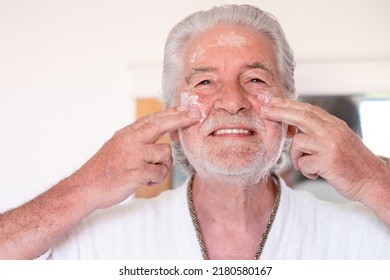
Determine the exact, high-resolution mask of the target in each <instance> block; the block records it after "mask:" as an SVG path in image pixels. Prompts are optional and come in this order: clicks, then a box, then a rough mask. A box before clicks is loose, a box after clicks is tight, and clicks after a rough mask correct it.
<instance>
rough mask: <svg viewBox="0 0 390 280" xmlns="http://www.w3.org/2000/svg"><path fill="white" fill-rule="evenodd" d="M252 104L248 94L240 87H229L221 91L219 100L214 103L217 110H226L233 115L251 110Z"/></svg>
mask: <svg viewBox="0 0 390 280" xmlns="http://www.w3.org/2000/svg"><path fill="white" fill-rule="evenodd" d="M251 106H252V105H251V102H250V101H249V99H248V98H247V93H246V92H244V91H243V90H242V89H240V87H239V86H228V87H224V88H222V89H221V91H220V93H219V97H218V99H217V100H216V101H215V102H214V109H215V110H225V111H227V112H229V113H230V114H232V115H235V114H237V113H238V112H239V111H244V110H249V109H250V108H251Z"/></svg>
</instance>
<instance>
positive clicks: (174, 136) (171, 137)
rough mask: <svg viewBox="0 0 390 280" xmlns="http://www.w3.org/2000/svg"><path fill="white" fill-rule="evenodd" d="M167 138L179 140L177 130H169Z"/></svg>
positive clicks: (173, 140) (174, 140) (175, 141)
mask: <svg viewBox="0 0 390 280" xmlns="http://www.w3.org/2000/svg"><path fill="white" fill-rule="evenodd" d="M169 138H170V139H171V140H172V142H174V143H178V142H179V132H178V131H177V130H174V131H171V132H169Z"/></svg>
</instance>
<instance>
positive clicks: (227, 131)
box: [209, 128, 255, 136]
mask: <svg viewBox="0 0 390 280" xmlns="http://www.w3.org/2000/svg"><path fill="white" fill-rule="evenodd" d="M209 135H210V136H225V135H226V136H252V135H255V131H254V130H252V129H248V128H219V129H217V130H214V131H213V132H211V133H210V134H209Z"/></svg>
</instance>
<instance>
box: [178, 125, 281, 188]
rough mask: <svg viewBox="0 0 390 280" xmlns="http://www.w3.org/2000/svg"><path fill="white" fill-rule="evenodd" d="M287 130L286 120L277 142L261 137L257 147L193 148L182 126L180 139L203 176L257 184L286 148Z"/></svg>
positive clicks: (239, 183)
mask: <svg viewBox="0 0 390 280" xmlns="http://www.w3.org/2000/svg"><path fill="white" fill-rule="evenodd" d="M286 132H287V125H284V124H283V125H282V126H281V130H280V133H278V134H279V135H278V137H275V142H273V143H272V144H269V145H268V146H265V144H264V143H261V142H260V141H261V139H260V141H259V143H258V145H256V148H255V149H254V148H253V147H246V146H243V145H242V144H240V143H238V144H236V143H230V144H229V145H225V146H223V145H220V144H216V145H206V144H203V145H202V146H201V147H196V151H192V150H191V149H190V147H189V146H188V145H189V144H188V141H187V139H186V138H187V136H188V135H186V134H185V133H183V131H182V130H179V139H180V142H181V146H182V148H183V151H184V154H185V155H186V157H187V158H188V160H189V162H190V164H191V165H192V166H193V168H194V169H195V171H196V172H197V174H198V175H199V176H200V177H201V178H203V179H205V180H214V181H219V182H228V183H229V184H235V185H248V184H251V185H254V184H257V183H259V182H260V181H261V180H262V179H265V178H267V177H268V176H269V175H270V171H271V169H272V168H273V167H274V166H275V164H276V163H277V161H278V159H279V157H280V155H281V153H282V151H283V147H284V142H285V139H286ZM271 145H272V146H271ZM252 146H253V145H252ZM239 159H245V160H243V161H240V160H239Z"/></svg>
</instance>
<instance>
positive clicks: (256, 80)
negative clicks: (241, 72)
mask: <svg viewBox="0 0 390 280" xmlns="http://www.w3.org/2000/svg"><path fill="white" fill-rule="evenodd" d="M250 82H251V83H255V84H259V83H264V81H263V80H261V79H259V78H252V79H250Z"/></svg>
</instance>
